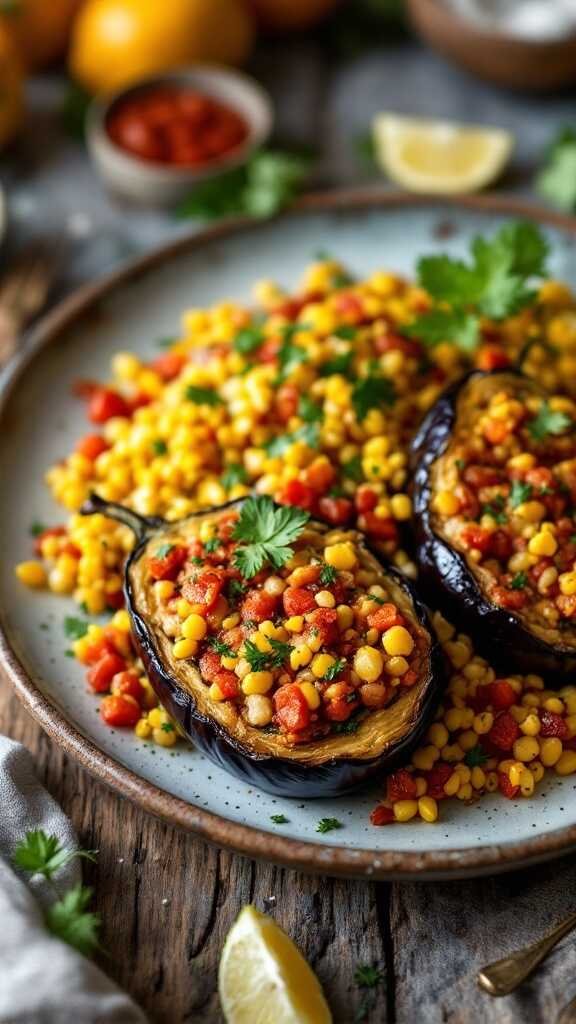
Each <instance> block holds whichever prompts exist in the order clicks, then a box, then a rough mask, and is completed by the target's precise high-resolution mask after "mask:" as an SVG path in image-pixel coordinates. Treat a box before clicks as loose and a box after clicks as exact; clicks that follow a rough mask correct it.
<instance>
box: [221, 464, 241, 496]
mask: <svg viewBox="0 0 576 1024" xmlns="http://www.w3.org/2000/svg"><path fill="white" fill-rule="evenodd" d="M220 481H221V483H222V487H224V488H225V489H226V490H227V491H231V490H232V488H233V487H237V486H238V484H246V483H248V473H247V472H246V470H245V468H244V466H243V465H242V463H241V462H230V463H228V465H227V466H226V468H225V470H224V472H223V473H222V476H221V477H220Z"/></svg>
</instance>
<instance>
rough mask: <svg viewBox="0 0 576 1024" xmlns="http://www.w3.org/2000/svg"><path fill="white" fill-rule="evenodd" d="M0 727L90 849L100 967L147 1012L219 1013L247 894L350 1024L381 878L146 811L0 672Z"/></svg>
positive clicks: (379, 944)
mask: <svg viewBox="0 0 576 1024" xmlns="http://www.w3.org/2000/svg"><path fill="white" fill-rule="evenodd" d="M0 732H4V733H7V734H9V735H11V736H13V737H14V738H15V739H18V740H21V741H22V742H23V743H25V744H26V746H28V748H29V749H30V750H31V751H32V753H33V755H34V759H35V762H36V766H37V772H38V775H39V777H40V778H41V779H42V780H43V781H44V782H45V784H46V785H47V787H48V789H50V791H51V792H52V793H53V794H54V796H55V797H56V799H58V800H59V801H60V803H61V804H62V806H63V807H64V809H65V810H66V811H67V812H68V814H69V815H70V816H71V818H72V820H73V822H74V825H75V827H76V829H77V831H78V834H79V836H80V840H81V842H82V843H83V845H85V846H87V847H89V848H92V849H98V850H99V851H100V854H99V858H98V863H97V865H95V866H94V867H93V868H92V867H89V866H88V867H87V869H86V870H85V877H86V880H87V881H89V882H90V884H92V885H93V886H94V889H95V896H94V903H95V909H97V910H98V911H99V912H100V913H101V914H102V918H103V936H102V941H103V945H104V947H105V949H106V950H107V952H108V956H107V957H104V958H103V959H102V967H103V969H104V970H106V971H107V972H108V973H109V974H110V975H112V976H113V977H114V978H116V979H117V981H118V982H119V984H121V985H122V986H123V987H124V988H126V989H127V990H128V991H129V992H130V993H131V994H132V995H133V997H134V998H135V999H136V1001H137V1002H139V1003H140V1005H141V1006H142V1007H143V1008H144V1009H145V1010H146V1011H147V1012H148V1014H149V1015H150V1019H151V1021H153V1022H157V1024H168V1022H170V1024H184V1022H189V1021H202V1022H203V1024H218V1022H220V1020H221V1016H220V1011H219V1006H218V998H217V994H216V974H217V966H218V957H219V954H220V950H221V948H222V943H223V941H224V938H225V935H226V933H227V931H228V929H229V927H230V925H231V924H232V922H233V920H234V918H235V917H236V915H237V914H238V912H239V910H240V908H241V907H242V906H243V905H244V904H245V903H248V902H254V903H255V904H256V906H258V907H259V908H260V909H266V910H269V911H270V913H272V914H273V915H274V917H275V918H276V919H277V920H278V921H279V923H280V924H281V925H282V926H283V927H284V928H286V930H287V931H288V933H289V934H290V935H291V936H292V937H293V938H294V939H295V940H296V942H298V944H299V945H300V947H301V948H302V950H303V952H304V953H305V954H306V956H308V957H309V958H310V961H311V963H312V964H313V966H314V968H315V969H316V970H317V972H318V975H319V976H320V978H321V980H322V983H323V984H324V986H325V990H326V993H327V996H328V999H329V1001H330V1004H331V1006H332V1008H333V1011H334V1015H335V1020H336V1021H337V1022H340V1024H351V1022H352V1021H353V1020H354V1017H355V1015H356V1013H357V1010H358V1008H359V1007H360V1004H361V1000H362V993H361V992H359V990H358V989H357V987H356V986H355V985H354V983H353V974H354V970H355V967H356V966H357V965H358V964H359V963H362V964H364V963H370V964H374V963H377V964H379V965H382V966H383V965H384V963H385V951H384V946H383V941H382V938H381V934H380V921H379V919H380V917H381V916H384V917H385V916H386V915H387V902H386V899H387V887H384V886H375V885H371V884H366V883H362V882H358V883H354V882H347V881H339V880H334V879H321V878H312V877H308V876H304V875H300V874H296V873H295V872H290V871H284V870H282V869H280V868H277V867H274V866H273V865H270V864H256V863H254V862H253V861H249V860H246V859H244V858H241V857H236V856H234V855H232V854H229V853H227V852H225V851H223V850H218V849H215V848H212V847H209V846H208V845H207V844H206V843H203V842H201V841H200V840H197V839H195V838H194V837H193V836H187V835H184V834H182V833H179V832H177V831H175V830H174V829H172V828H170V827H168V826H166V825H163V824H162V823H161V822H159V821H156V820H155V819H153V818H150V817H148V816H147V815H145V814H143V813H142V812H141V811H139V810H138V809H137V808H135V807H133V806H131V805H130V804H128V803H127V802H126V801H123V800H121V799H120V798H119V797H116V796H115V795H114V794H113V793H111V792H109V791H108V790H107V789H106V788H105V787H104V786H102V785H100V784H99V783H97V782H96V781H95V780H93V779H92V778H91V777H90V776H89V775H87V774H86V773H85V772H84V771H82V770H81V769H80V768H78V767H77V766H76V764H75V763H74V762H72V761H70V759H69V758H68V757H66V755H65V754H63V753H62V751H60V750H59V749H58V748H57V747H56V746H55V745H54V744H52V742H51V741H50V740H49V739H48V738H47V737H46V736H45V735H44V733H42V731H41V730H40V729H39V728H38V727H37V726H36V725H35V723H34V722H33V721H32V719H30V718H29V716H28V715H27V714H26V713H25V712H24V710H23V709H22V708H21V707H20V705H19V704H18V702H17V701H16V699H15V698H14V697H13V696H12V695H11V693H10V691H9V690H8V688H7V686H6V684H4V683H2V682H1V681H0ZM269 897H273V900H269V899H268V898H269ZM164 901H167V902H166V903H164ZM374 995H375V998H374V1001H373V1005H372V1007H371V1010H370V1012H369V1014H367V1016H366V1017H365V1018H364V1019H365V1020H366V1021H367V1024H372V1022H373V1024H376V1022H377V1024H385V1022H386V1020H387V1017H386V988H385V985H384V984H383V985H381V986H379V988H378V989H377V991H376V992H375V993H374Z"/></svg>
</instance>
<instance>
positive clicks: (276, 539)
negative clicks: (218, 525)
mask: <svg viewBox="0 0 576 1024" xmlns="http://www.w3.org/2000/svg"><path fill="white" fill-rule="evenodd" d="M309 518H310V515H309V513H308V512H305V511H304V509H301V508H295V507H293V506H291V505H275V504H274V502H273V501H272V499H271V498H269V497H268V495H258V497H255V498H247V499H246V501H245V502H244V504H243V506H242V511H241V512H240V517H239V519H238V522H237V523H236V526H235V527H234V531H233V533H232V539H233V540H235V541H240V544H239V546H238V547H237V548H236V551H235V552H234V565H235V566H236V568H237V569H239V570H240V572H241V573H242V576H243V577H244V578H245V579H251V578H252V576H255V575H256V573H258V572H260V570H261V569H262V568H263V566H264V565H265V564H266V562H270V564H271V565H273V566H274V568H275V569H280V568H282V566H283V565H285V564H286V562H287V561H288V559H289V558H291V557H292V555H293V553H294V551H293V548H292V547H291V546H290V545H291V544H292V543H293V542H294V541H295V540H297V539H298V537H299V536H300V534H301V533H302V530H303V529H304V527H305V526H306V523H307V522H308V520H309Z"/></svg>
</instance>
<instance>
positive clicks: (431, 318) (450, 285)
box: [403, 221, 548, 354]
mask: <svg viewBox="0 0 576 1024" xmlns="http://www.w3.org/2000/svg"><path fill="white" fill-rule="evenodd" d="M547 254H548V244H547V242H546V240H545V238H544V236H543V235H542V234H541V232H540V231H539V230H538V228H537V227H535V225H533V224H530V223H528V222H524V221H518V222H515V221H512V222H510V223H508V224H505V225H504V227H503V228H501V229H500V231H499V232H498V233H497V234H496V235H495V236H494V237H493V238H492V239H490V240H488V239H486V238H482V237H477V238H475V239H474V241H473V242H472V246H471V260H470V262H468V263H466V262H464V261H463V260H457V259H452V258H451V257H450V256H446V255H440V256H425V257H423V258H422V259H421V260H420V262H419V264H418V281H419V284H420V285H421V286H422V287H423V288H425V289H426V291H427V292H428V293H429V295H430V296H431V298H432V299H433V300H434V302H435V303H437V304H438V305H437V306H436V307H433V308H432V309H431V310H430V311H429V312H427V313H424V314H423V315H422V316H420V317H418V318H417V319H416V320H415V321H414V323H412V324H411V325H409V326H408V327H404V328H403V330H404V331H405V332H406V333H407V334H410V335H411V336H413V337H416V338H419V339H420V340H421V341H423V342H424V344H427V345H437V344H439V343H440V342H443V341H450V342H453V343H454V344H455V345H457V346H458V347H459V348H461V349H462V351H463V352H465V353H467V354H470V353H471V352H473V351H474V349H475V348H476V345H477V343H478V340H479V338H480V319H481V317H483V316H486V317H489V318H490V319H493V320H502V319H504V317H507V316H510V315H511V314H513V313H517V312H518V311H519V310H521V309H522V308H523V307H524V306H526V305H528V304H529V303H530V302H532V301H533V299H534V291H533V289H532V288H531V287H530V282H531V281H532V279H534V278H541V277H543V276H544V275H545V273H546V267H545V264H546V257H547Z"/></svg>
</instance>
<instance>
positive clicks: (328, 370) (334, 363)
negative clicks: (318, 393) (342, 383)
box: [318, 351, 353, 377]
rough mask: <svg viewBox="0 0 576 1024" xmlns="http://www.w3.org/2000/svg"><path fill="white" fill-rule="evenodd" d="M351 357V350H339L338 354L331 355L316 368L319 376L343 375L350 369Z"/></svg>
mask: <svg viewBox="0 0 576 1024" xmlns="http://www.w3.org/2000/svg"><path fill="white" fill-rule="evenodd" d="M352 358H353V353H352V352H351V351H350V352H341V353H340V354H339V355H337V356H333V357H332V359H328V360H327V361H326V362H325V363H322V366H320V367H319V368H318V373H319V375H320V377H332V376H335V375H336V374H339V375H340V374H341V375H342V376H343V377H345V376H346V375H347V374H348V373H349V371H350V366H351V364H352Z"/></svg>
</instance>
